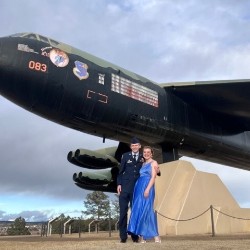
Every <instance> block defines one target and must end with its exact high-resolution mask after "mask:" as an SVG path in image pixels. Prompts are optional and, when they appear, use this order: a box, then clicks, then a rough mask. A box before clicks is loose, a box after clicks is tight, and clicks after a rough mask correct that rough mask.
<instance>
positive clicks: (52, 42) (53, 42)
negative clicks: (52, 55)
mask: <svg viewBox="0 0 250 250" xmlns="http://www.w3.org/2000/svg"><path fill="white" fill-rule="evenodd" d="M11 37H25V38H29V39H34V40H40V41H42V42H45V43H48V44H50V45H52V46H58V45H59V44H60V43H59V42H57V41H56V40H54V39H50V38H47V37H45V36H41V35H37V34H34V33H16V34H13V35H11Z"/></svg>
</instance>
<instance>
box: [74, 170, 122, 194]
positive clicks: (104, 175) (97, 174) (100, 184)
mask: <svg viewBox="0 0 250 250" xmlns="http://www.w3.org/2000/svg"><path fill="white" fill-rule="evenodd" d="M118 173H119V168H118V167H113V168H111V169H103V170H96V171H85V172H80V173H78V174H77V173H74V175H73V180H74V182H75V184H76V185H77V186H78V187H80V188H83V189H87V190H92V191H102V192H112V193H114V192H116V188H117V175H118Z"/></svg>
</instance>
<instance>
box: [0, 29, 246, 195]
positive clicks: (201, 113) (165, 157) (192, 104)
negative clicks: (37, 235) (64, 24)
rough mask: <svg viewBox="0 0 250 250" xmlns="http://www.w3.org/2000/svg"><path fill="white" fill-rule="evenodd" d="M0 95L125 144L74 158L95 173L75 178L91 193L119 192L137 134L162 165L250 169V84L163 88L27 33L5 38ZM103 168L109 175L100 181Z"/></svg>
mask: <svg viewBox="0 0 250 250" xmlns="http://www.w3.org/2000/svg"><path fill="white" fill-rule="evenodd" d="M0 94H1V95H2V96H4V97H5V98H7V99H9V100H10V101H12V102H14V103H16V104H17V105H19V106H21V107H23V108H24V109H26V110H28V111H30V112H33V113H35V114H37V115H40V116H42V117H44V118H46V119H49V120H51V121H54V122H56V123H59V124H61V125H64V126H67V127H69V128H72V129H75V130H79V131H81V132H84V133H87V134H91V135H94V136H99V137H102V138H103V140H105V138H108V139H111V140H116V141H119V142H120V143H119V145H118V148H117V149H115V150H114V149H112V150H111V149H110V150H109V152H108V153H107V152H104V153H102V152H97V151H89V150H85V151H84V149H83V150H80V149H78V150H76V151H71V152H69V154H68V160H69V161H70V162H71V163H73V164H76V165H78V166H80V167H83V168H92V169H95V170H94V171H95V172H94V175H93V176H89V175H84V174H83V173H82V172H80V173H79V174H74V175H73V179H74V181H75V183H76V184H77V185H78V186H79V187H82V188H85V189H90V190H102V191H111V192H112V191H115V189H116V187H115V186H116V183H115V179H116V177H115V176H116V175H117V170H116V169H117V168H118V166H119V161H120V156H121V154H122V153H123V152H125V151H127V150H128V144H129V141H130V139H131V137H133V136H135V135H136V136H137V137H138V138H139V139H140V141H141V143H142V144H143V145H151V146H153V147H154V148H155V149H156V151H157V152H158V154H157V160H158V161H159V162H160V163H162V162H168V161H173V160H178V159H179V158H180V157H181V156H189V157H193V158H197V159H202V160H207V161H211V162H215V163H220V164H224V165H228V166H232V167H236V168H240V169H246V170H250V133H249V131H250V105H249V104H250V101H249V97H250V80H234V81H232V80H230V81H208V82H185V83H168V84H163V85H159V84H156V83H155V82H153V81H151V80H148V79H146V78H144V77H142V76H139V75H137V74H135V73H133V72H130V71H128V70H125V69H123V68H121V67H119V66H116V65H114V64H112V63H109V62H106V61H104V60H102V59H99V58H97V57H95V56H92V55H90V54H88V53H86V52H83V51H80V50H78V49H76V48H73V47H71V46H69V45H66V44H63V43H60V42H57V41H55V40H53V39H50V38H47V37H44V36H41V35H38V34H33V33H20V34H15V35H12V36H9V37H3V38H0ZM107 150H108V149H107ZM80 152H81V153H80ZM98 169H105V170H106V169H108V171H106V172H105V173H101V174H100V175H98V176H95V174H96V173H98ZM100 176H103V178H102V177H100Z"/></svg>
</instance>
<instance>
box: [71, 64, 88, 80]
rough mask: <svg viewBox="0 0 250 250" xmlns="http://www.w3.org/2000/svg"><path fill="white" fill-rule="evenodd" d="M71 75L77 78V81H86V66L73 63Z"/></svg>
mask: <svg viewBox="0 0 250 250" xmlns="http://www.w3.org/2000/svg"><path fill="white" fill-rule="evenodd" d="M73 73H74V74H75V75H76V76H77V77H78V78H79V80H83V79H87V78H88V77H89V73H88V65H87V64H86V63H83V62H80V61H75V67H74V68H73Z"/></svg>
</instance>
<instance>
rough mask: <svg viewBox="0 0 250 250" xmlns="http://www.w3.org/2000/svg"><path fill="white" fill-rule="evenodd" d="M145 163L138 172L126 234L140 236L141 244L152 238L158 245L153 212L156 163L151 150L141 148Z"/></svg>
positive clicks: (155, 220) (147, 147)
mask: <svg viewBox="0 0 250 250" xmlns="http://www.w3.org/2000/svg"><path fill="white" fill-rule="evenodd" d="M143 157H144V159H145V162H144V163H143V165H142V168H141V170H140V177H139V179H138V180H137V182H136V184H135V188H134V196H133V206H132V210H131V215H130V220H129V225H128V232H129V233H133V234H135V235H140V236H141V242H142V243H145V242H146V241H145V240H147V239H151V238H154V239H155V242H157V243H160V242H161V240H160V238H159V233H158V227H157V218H156V214H155V212H154V199H155V185H154V184H155V178H156V174H157V170H158V171H159V167H158V163H157V162H156V161H155V160H153V159H152V157H153V150H152V148H151V147H149V146H145V147H144V148H143Z"/></svg>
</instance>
